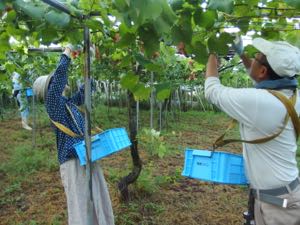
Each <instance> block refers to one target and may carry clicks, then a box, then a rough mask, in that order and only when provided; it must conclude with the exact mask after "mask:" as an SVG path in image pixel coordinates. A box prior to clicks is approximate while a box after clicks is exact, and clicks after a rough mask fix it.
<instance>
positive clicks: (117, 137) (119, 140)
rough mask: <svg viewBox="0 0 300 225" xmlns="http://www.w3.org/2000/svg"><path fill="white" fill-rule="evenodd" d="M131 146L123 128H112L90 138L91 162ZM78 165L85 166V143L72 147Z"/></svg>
mask: <svg viewBox="0 0 300 225" xmlns="http://www.w3.org/2000/svg"><path fill="white" fill-rule="evenodd" d="M130 145H131V142H130V140H129V137H128V135H127V132H126V130H125V128H113V129H109V130H106V131H104V132H102V133H100V134H97V135H95V136H93V137H92V145H91V152H92V162H93V161H95V160H98V159H102V158H104V157H106V156H109V155H111V154H114V153H116V152H119V151H121V150H123V149H124V148H127V147H129V146H130ZM74 148H75V150H76V153H77V155H78V158H79V161H80V165H82V166H83V165H85V164H86V157H85V142H84V141H81V142H79V143H77V144H75V145H74Z"/></svg>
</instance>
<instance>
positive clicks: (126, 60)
mask: <svg viewBox="0 0 300 225" xmlns="http://www.w3.org/2000/svg"><path fill="white" fill-rule="evenodd" d="M130 65H131V55H126V56H125V57H123V58H122V61H121V63H120V64H119V67H121V68H123V67H128V66H130Z"/></svg>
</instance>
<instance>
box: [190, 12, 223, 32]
mask: <svg viewBox="0 0 300 225" xmlns="http://www.w3.org/2000/svg"><path fill="white" fill-rule="evenodd" d="M217 17H218V15H217V12H216V11H214V10H207V11H206V12H202V10H200V9H197V10H196V12H195V14H194V21H195V23H196V24H197V25H198V26H200V27H204V28H206V29H209V28H211V27H212V26H213V25H214V24H215V21H216V18H217Z"/></svg>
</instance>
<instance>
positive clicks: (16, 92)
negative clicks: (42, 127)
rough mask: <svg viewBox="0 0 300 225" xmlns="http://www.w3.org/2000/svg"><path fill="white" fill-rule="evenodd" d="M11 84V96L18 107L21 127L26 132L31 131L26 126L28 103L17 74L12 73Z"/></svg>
mask: <svg viewBox="0 0 300 225" xmlns="http://www.w3.org/2000/svg"><path fill="white" fill-rule="evenodd" d="M12 82H13V96H14V97H15V98H16V99H17V103H18V106H19V111H20V113H21V118H22V127H23V128H24V129H26V130H30V131H31V130H32V128H31V127H30V126H29V125H28V117H29V108H28V102H27V98H26V96H25V95H26V94H25V90H24V89H23V88H22V85H21V83H20V74H19V73H17V72H13V74H12Z"/></svg>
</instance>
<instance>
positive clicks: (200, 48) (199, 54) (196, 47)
mask: <svg viewBox="0 0 300 225" xmlns="http://www.w3.org/2000/svg"><path fill="white" fill-rule="evenodd" d="M192 53H193V54H194V55H195V60H196V61H197V62H198V63H200V64H203V65H205V64H206V63H207V59H208V52H207V50H206V46H205V45H204V44H202V43H201V42H195V43H193V45H192Z"/></svg>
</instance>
